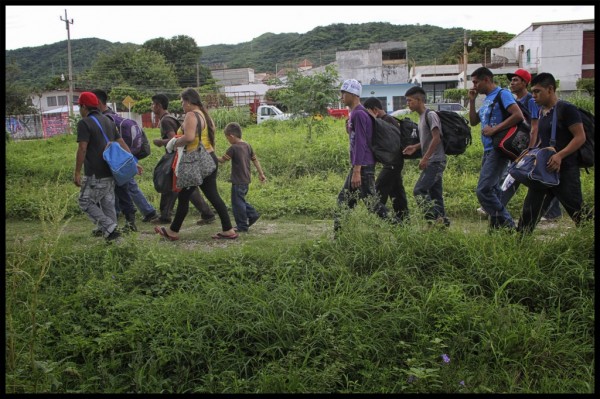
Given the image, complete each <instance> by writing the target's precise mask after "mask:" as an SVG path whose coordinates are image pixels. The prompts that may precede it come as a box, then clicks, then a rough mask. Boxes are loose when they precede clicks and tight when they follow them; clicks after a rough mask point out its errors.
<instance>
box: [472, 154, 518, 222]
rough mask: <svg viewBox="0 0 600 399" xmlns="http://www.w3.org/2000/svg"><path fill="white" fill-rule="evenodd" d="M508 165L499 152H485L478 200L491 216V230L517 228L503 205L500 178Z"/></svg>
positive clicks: (480, 174)
mask: <svg viewBox="0 0 600 399" xmlns="http://www.w3.org/2000/svg"><path fill="white" fill-rule="evenodd" d="M507 165H508V159H507V158H505V157H504V156H502V154H500V152H499V151H497V150H495V149H494V150H488V151H484V152H483V158H482V160H481V171H480V172H479V181H478V182H477V189H476V191H475V192H476V194H477V199H478V200H479V203H480V204H481V207H482V208H483V209H484V210H485V211H486V212H487V214H488V215H490V216H489V217H490V228H492V229H498V228H501V227H510V228H514V227H515V222H514V221H513V218H512V216H510V213H508V210H507V209H506V207H505V206H504V204H503V203H502V190H501V189H500V185H501V184H502V182H501V181H500V178H501V177H502V175H503V174H504V170H505V169H506V167H507Z"/></svg>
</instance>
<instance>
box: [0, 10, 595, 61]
mask: <svg viewBox="0 0 600 399" xmlns="http://www.w3.org/2000/svg"><path fill="white" fill-rule="evenodd" d="M65 10H66V12H67V19H68V20H69V21H70V20H73V22H74V23H73V24H69V29H70V35H71V39H85V38H93V37H95V38H99V39H104V40H108V41H110V42H113V43H115V42H121V43H135V44H142V43H144V42H145V41H147V40H150V39H155V38H158V37H163V38H166V39H170V38H172V37H173V36H178V35H185V36H190V37H192V38H194V39H195V40H196V44H197V45H198V46H201V47H202V46H209V45H212V44H238V43H244V42H249V41H251V40H252V39H253V38H255V37H258V36H260V35H262V34H263V33H267V32H271V33H306V32H308V31H310V30H312V29H314V28H315V27H317V26H327V25H331V24H335V23H345V24H359V23H366V22H389V23H391V24H394V25H410V24H422V25H434V26H439V27H442V28H453V27H460V28H465V29H467V30H486V31H490V30H496V31H499V32H508V33H513V34H518V33H521V32H522V31H523V30H525V29H527V28H528V27H529V26H530V25H531V24H532V23H534V22H554V21H570V20H578V19H594V7H593V6H467V5H463V6H438V5H435V6H377V5H371V6H346V5H344V6H40V5H36V6H5V13H6V24H5V28H6V47H5V49H6V50H14V49H18V48H22V47H37V46H42V45H45V44H52V43H56V42H60V41H63V40H67V29H66V26H67V24H66V22H64V21H62V20H65ZM61 18H62V20H61Z"/></svg>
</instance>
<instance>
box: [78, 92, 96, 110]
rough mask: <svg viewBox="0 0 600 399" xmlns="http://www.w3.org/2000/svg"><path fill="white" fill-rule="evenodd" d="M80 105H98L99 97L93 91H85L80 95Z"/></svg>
mask: <svg viewBox="0 0 600 399" xmlns="http://www.w3.org/2000/svg"><path fill="white" fill-rule="evenodd" d="M77 104H79V105H85V106H86V107H97V106H98V97H96V95H95V94H94V93H92V92H91V91H84V92H83V93H81V94H80V95H79V101H77Z"/></svg>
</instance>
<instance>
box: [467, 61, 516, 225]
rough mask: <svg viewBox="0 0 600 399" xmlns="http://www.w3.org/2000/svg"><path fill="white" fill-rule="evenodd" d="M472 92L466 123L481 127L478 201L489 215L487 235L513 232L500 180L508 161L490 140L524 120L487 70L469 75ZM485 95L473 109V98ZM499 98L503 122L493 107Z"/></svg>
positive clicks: (505, 92) (512, 101)
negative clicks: (480, 102) (495, 100)
mask: <svg viewBox="0 0 600 399" xmlns="http://www.w3.org/2000/svg"><path fill="white" fill-rule="evenodd" d="M471 81H472V82H473V88H472V89H470V90H469V121H470V123H471V126H476V125H478V124H479V123H481V142H482V144H483V158H482V161H481V171H480V173H479V181H478V182H477V189H476V193H477V199H478V200H479V203H480V204H481V206H482V208H483V210H484V211H485V212H487V214H488V215H489V220H490V224H489V228H490V231H493V230H497V229H501V228H508V229H510V230H512V229H514V228H515V223H514V221H513V218H512V216H511V215H510V213H509V212H508V210H507V209H506V207H505V206H504V204H503V203H502V200H501V195H502V194H501V193H502V191H501V189H500V183H501V182H500V178H501V176H502V174H503V173H504V170H505V169H506V167H507V165H508V159H507V158H505V157H504V156H502V154H500V151H498V150H496V149H495V148H494V147H493V145H492V136H493V135H494V134H496V133H498V132H500V131H502V130H504V129H507V128H510V127H512V126H514V125H516V124H517V123H519V122H520V121H522V120H523V113H522V112H521V109H520V108H519V106H518V105H517V104H516V101H515V99H514V97H513V96H512V94H511V93H510V92H509V91H508V90H502V89H501V88H500V87H498V86H496V84H495V83H494V74H493V73H492V71H490V70H489V69H488V68H486V67H480V68H477V69H476V70H475V71H473V73H472V74H471ZM478 94H484V95H485V96H486V97H485V100H484V101H483V104H482V106H481V108H479V110H476V109H475V98H476V97H477V95H478ZM497 95H500V100H501V101H502V104H504V108H505V109H506V110H507V112H508V113H509V114H510V116H509V117H507V118H506V119H503V116H502V110H501V107H499V106H497V107H495V106H493V104H494V99H495V98H496V96H497Z"/></svg>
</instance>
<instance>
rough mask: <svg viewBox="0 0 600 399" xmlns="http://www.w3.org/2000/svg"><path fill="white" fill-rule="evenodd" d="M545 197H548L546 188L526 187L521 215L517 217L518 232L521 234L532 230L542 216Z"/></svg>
mask: <svg viewBox="0 0 600 399" xmlns="http://www.w3.org/2000/svg"><path fill="white" fill-rule="evenodd" d="M546 198H549V197H548V193H547V191H546V190H541V191H540V190H532V189H531V188H528V189H527V195H525V200H524V201H523V208H522V209H521V217H520V218H519V223H518V225H517V231H518V232H520V233H521V234H529V233H532V232H533V230H534V229H535V226H536V225H537V224H538V222H539V221H540V218H541V216H542V208H543V206H544V201H545V200H546ZM549 202H550V199H548V200H547V203H549Z"/></svg>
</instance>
